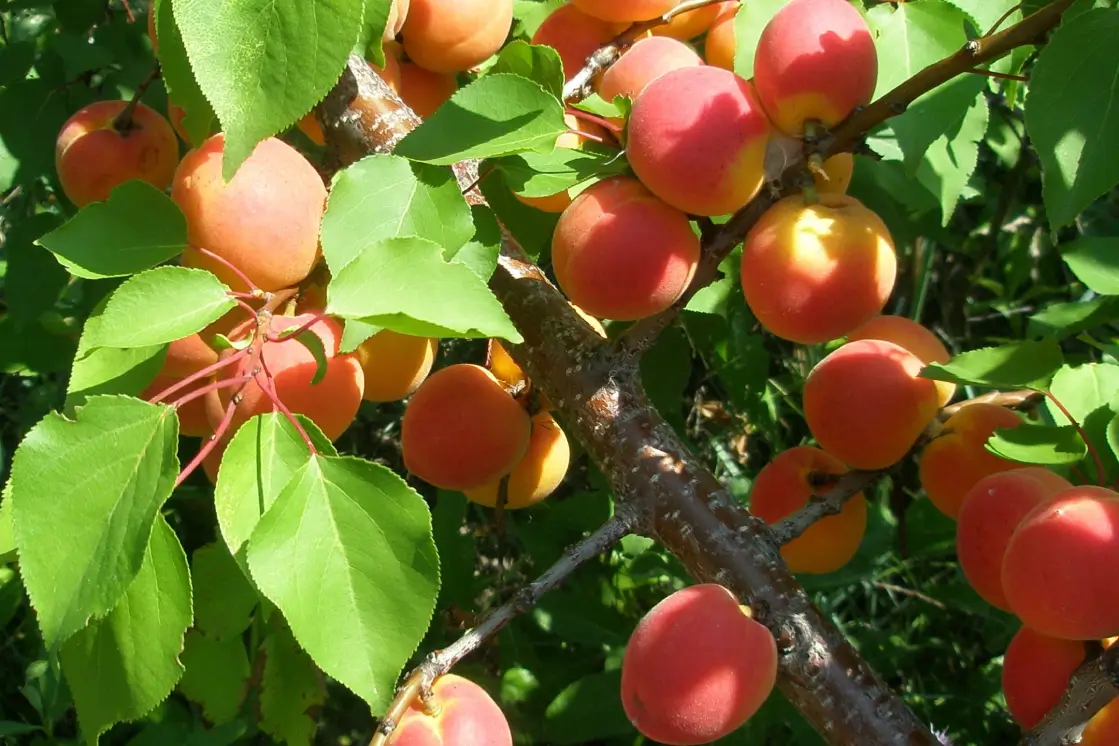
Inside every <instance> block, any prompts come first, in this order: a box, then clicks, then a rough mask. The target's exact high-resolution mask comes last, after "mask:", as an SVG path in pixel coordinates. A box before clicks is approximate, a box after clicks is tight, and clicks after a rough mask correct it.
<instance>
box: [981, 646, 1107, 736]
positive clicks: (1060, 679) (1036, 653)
mask: <svg viewBox="0 0 1119 746" xmlns="http://www.w3.org/2000/svg"><path fill="white" fill-rule="evenodd" d="M1086 652H1087V651H1086V650H1085V648H1084V643H1082V642H1075V641H1073V640H1061V639H1058V638H1056V637H1049V636H1048V635H1043V634H1041V633H1040V632H1038V631H1037V630H1034V629H1031V628H1029V627H1022V628H1021V629H1019V630H1018V632H1017V634H1015V635H1014V637H1013V638H1012V639H1011V640H1010V645H1009V646H1008V647H1007V648H1006V655H1004V656H1003V659H1002V691H1003V695H1004V696H1005V697H1006V707H1007V709H1008V710H1010V714H1011V715H1012V716H1013V717H1014V719H1015V720H1016V721H1018V724H1019V725H1021V726H1022V728H1023V729H1024V730H1029V729H1030V728H1033V727H1034V726H1035V725H1037V724H1038V723H1039V722H1041V719H1042V718H1043V717H1045V714H1046V713H1047V712H1049V711H1050V710H1052V709H1053V708H1054V707H1055V706H1056V705H1057V703H1058V702H1060V701H1061V696H1062V695H1063V694H1064V692H1065V689H1067V688H1068V682H1069V677H1070V676H1072V672H1073V671H1075V670H1076V669H1077V667H1079V666H1080V664H1081V663H1083V662H1084V656H1085V654H1086Z"/></svg>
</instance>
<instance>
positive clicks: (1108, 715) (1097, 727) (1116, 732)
mask: <svg viewBox="0 0 1119 746" xmlns="http://www.w3.org/2000/svg"><path fill="white" fill-rule="evenodd" d="M1116 743H1119V697H1116V698H1115V699H1113V700H1111V701H1110V702H1108V703H1107V705H1105V706H1104V708H1103V709H1102V710H1100V711H1099V712H1097V713H1096V714H1095V715H1093V716H1092V719H1091V720H1089V721H1088V724H1087V725H1086V726H1084V733H1083V734H1082V735H1081V736H1080V746H1112V745H1113V744H1116Z"/></svg>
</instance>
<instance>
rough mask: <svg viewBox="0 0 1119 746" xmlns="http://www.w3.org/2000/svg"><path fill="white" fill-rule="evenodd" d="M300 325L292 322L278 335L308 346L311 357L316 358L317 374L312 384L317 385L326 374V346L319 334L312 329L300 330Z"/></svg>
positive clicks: (280, 337)
mask: <svg viewBox="0 0 1119 746" xmlns="http://www.w3.org/2000/svg"><path fill="white" fill-rule="evenodd" d="M300 327H301V325H300V324H292V325H291V326H289V327H287V328H285V329H283V330H281V332H280V333H279V335H277V336H278V337H279V339H281V340H283V339H295V341H296V342H298V343H299V344H301V345H303V346H304V347H306V348H307V352H310V353H311V357H313V358H314V359H315V375H314V376H313V377H312V378H311V384H312V385H317V384H318V383H320V382H321V381H322V379H323V377H325V376H326V363H327V360H326V346H325V345H324V344H323V343H322V340H321V339H319V335H317V334H315V333H314V332H313V331H311V330H310V329H303V330H302V331H300Z"/></svg>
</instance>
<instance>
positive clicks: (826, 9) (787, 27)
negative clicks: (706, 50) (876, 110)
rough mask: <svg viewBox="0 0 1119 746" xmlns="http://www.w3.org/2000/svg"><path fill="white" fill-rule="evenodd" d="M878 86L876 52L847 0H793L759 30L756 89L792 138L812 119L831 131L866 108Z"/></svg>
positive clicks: (755, 76) (865, 27) (864, 28)
mask: <svg viewBox="0 0 1119 746" xmlns="http://www.w3.org/2000/svg"><path fill="white" fill-rule="evenodd" d="M877 82H878V53H877V51H876V50H875V48H874V37H873V36H872V35H871V33H870V28H869V27H867V25H866V21H865V20H863V17H862V15H861V14H860V13H859V11H858V10H856V9H855V7H854V6H853V5H851V3H849V2H847V0H791V2H789V3H788V4H787V5H785V6H784V7H782V8H781V10H779V11H777V14H776V15H774V16H773V18H771V19H770V21H769V23H767V24H766V26H765V28H764V29H763V30H762V34H761V37H760V38H759V40H758V47H757V50H756V51H755V53H754V85H756V86H757V89H758V96H759V98H761V102H762V105H763V106H765V110H766V111H767V112H768V113H769V117H770V119H772V120H773V123H774V125H776V127H777V128H778V129H779V130H781V131H783V132H785V133H786V134H788V135H793V136H794V137H796V136H800V135H802V134H803V133H804V125H805V122H807V121H808V120H810V119H814V120H818V121H819V122H821V123H822V124H823V125H824V126H825V127H834V126H835V125H837V124H839V123H840V122H841V121H843V120H844V119H846V118H847V115H848V114H850V113H851V112H852V111H853V110H854V109H855V107H858V106H864V105H866V104H867V103H869V102H870V99H871V96H873V95H874V87H875V85H876V84H877Z"/></svg>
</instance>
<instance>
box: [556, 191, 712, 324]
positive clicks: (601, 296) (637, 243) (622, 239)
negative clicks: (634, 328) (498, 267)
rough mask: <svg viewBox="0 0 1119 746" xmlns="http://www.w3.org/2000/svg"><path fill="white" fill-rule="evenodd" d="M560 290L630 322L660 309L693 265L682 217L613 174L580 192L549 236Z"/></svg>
mask: <svg viewBox="0 0 1119 746" xmlns="http://www.w3.org/2000/svg"><path fill="white" fill-rule="evenodd" d="M552 263H553V266H554V268H555V273H556V280H557V282H558V283H559V286H560V289H562V290H563V292H564V293H565V294H566V295H567V297H568V298H569V299H570V300H571V302H572V303H574V304H576V305H578V306H579V307H580V308H582V309H583V310H584V311H586V312H587V313H589V314H591V315H592V316H597V317H599V318H607V319H615V320H618V321H633V320H636V319H640V318H645V317H646V316H652V315H653V314H655V313H658V312H660V311H663V310H665V309H666V308H668V307H669V306H671V305H672V304H673V303H675V302H676V300H677V299H679V298H680V296H681V295H683V293H684V291H685V290H687V288H688V284H689V283H690V282H691V281H692V277H693V276H694V275H695V270H696V267H697V265H698V264H699V239H698V238H697V237H696V235H695V233H693V232H692V227H691V224H690V223H689V222H688V217H687V216H686V215H685V214H684V213H682V212H680V211H679V210H677V209H675V208H673V207H671V206H669V205H667V204H665V203H664V202H662V201H661V200H659V199H657V197H655V196H654V195H653V194H652V193H651V192H650V191H649V190H648V189H646V188H645V187H644V186H642V184H641V183H640V182H638V181H637V180H635V179H631V178H628V177H622V176H618V177H613V178H610V179H606V180H603V181H600V182H598V183H597V184H595V185H594V186H592V187H591V188H589V189H587V190H586V191H584V192H583V193H582V194H580V195H579V196H578V197H576V198H575V201H573V202H572V203H571V206H570V207H568V208H567V209H566V210H564V212H563V214H562V215H560V219H559V222H558V223H557V224H556V229H555V233H554V234H553V235H552Z"/></svg>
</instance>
